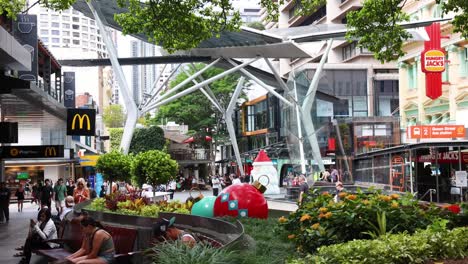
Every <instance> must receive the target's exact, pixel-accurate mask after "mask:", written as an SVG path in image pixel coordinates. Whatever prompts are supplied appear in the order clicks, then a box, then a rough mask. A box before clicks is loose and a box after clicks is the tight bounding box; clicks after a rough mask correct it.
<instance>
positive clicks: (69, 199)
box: [59, 196, 75, 220]
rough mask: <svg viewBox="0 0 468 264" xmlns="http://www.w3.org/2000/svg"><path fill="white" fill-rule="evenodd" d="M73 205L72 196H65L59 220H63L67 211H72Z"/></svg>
mask: <svg viewBox="0 0 468 264" xmlns="http://www.w3.org/2000/svg"><path fill="white" fill-rule="evenodd" d="M74 206H75V202H74V201H73V196H67V197H66V198H65V207H64V208H63V210H62V213H61V214H60V216H59V217H60V220H63V218H64V217H65V215H67V213H68V212H71V211H73V207H74Z"/></svg>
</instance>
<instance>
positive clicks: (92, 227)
mask: <svg viewBox="0 0 468 264" xmlns="http://www.w3.org/2000/svg"><path fill="white" fill-rule="evenodd" d="M81 226H82V229H83V233H84V234H85V236H84V239H83V243H82V244H81V248H80V249H79V250H78V251H76V252H75V253H73V254H72V255H70V256H68V257H67V258H66V259H67V260H68V262H69V263H77V264H108V263H112V262H113V261H114V256H115V247H114V241H113V240H112V236H111V235H110V234H109V233H108V232H107V231H106V230H105V229H104V227H103V226H102V225H101V223H99V222H98V221H96V220H94V219H93V218H92V217H90V216H84V217H83V218H82V220H81Z"/></svg>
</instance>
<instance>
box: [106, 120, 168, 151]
mask: <svg viewBox="0 0 468 264" xmlns="http://www.w3.org/2000/svg"><path fill="white" fill-rule="evenodd" d="M109 133H110V143H111V150H119V148H120V141H121V140H122V134H123V128H112V129H109ZM165 146H166V139H165V138H164V131H163V130H162V129H161V128H160V127H158V126H150V127H146V128H136V129H135V133H134V134H133V137H132V142H131V143H130V150H129V153H133V154H138V153H140V152H144V151H148V150H163V149H164V147H165Z"/></svg>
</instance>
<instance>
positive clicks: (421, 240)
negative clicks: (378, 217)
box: [288, 227, 468, 264]
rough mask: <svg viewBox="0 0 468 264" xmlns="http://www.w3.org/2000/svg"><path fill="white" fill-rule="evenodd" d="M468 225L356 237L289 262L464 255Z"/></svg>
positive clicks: (392, 263)
mask: <svg viewBox="0 0 468 264" xmlns="http://www.w3.org/2000/svg"><path fill="white" fill-rule="evenodd" d="M467 241H468V228H467V227H462V228H455V229H453V230H442V231H433V230H431V229H427V230H422V231H421V230H420V231H416V232H415V233H414V234H413V235H410V234H407V233H401V234H391V235H384V236H381V237H379V238H378V239H375V240H353V241H349V242H347V243H342V244H336V245H330V246H323V247H320V248H319V249H318V250H317V253H316V254H315V255H307V257H306V258H303V259H294V260H292V261H290V262H288V263H290V264H293V263H294V264H301V263H304V264H305V263H316V264H322V263H323V264H325V263H342V264H346V263H362V264H366V263H369V264H374V263H379V264H399V263H401V264H407V263H425V262H426V261H428V260H441V259H460V258H465V257H467V256H468V243H467Z"/></svg>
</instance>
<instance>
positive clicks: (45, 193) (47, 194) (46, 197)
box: [41, 179, 54, 209]
mask: <svg viewBox="0 0 468 264" xmlns="http://www.w3.org/2000/svg"><path fill="white" fill-rule="evenodd" d="M53 195H54V190H53V189H52V187H51V186H50V180H49V179H46V180H45V185H44V186H43V187H42V189H41V209H42V208H44V206H47V208H49V209H51V204H52V196H53Z"/></svg>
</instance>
